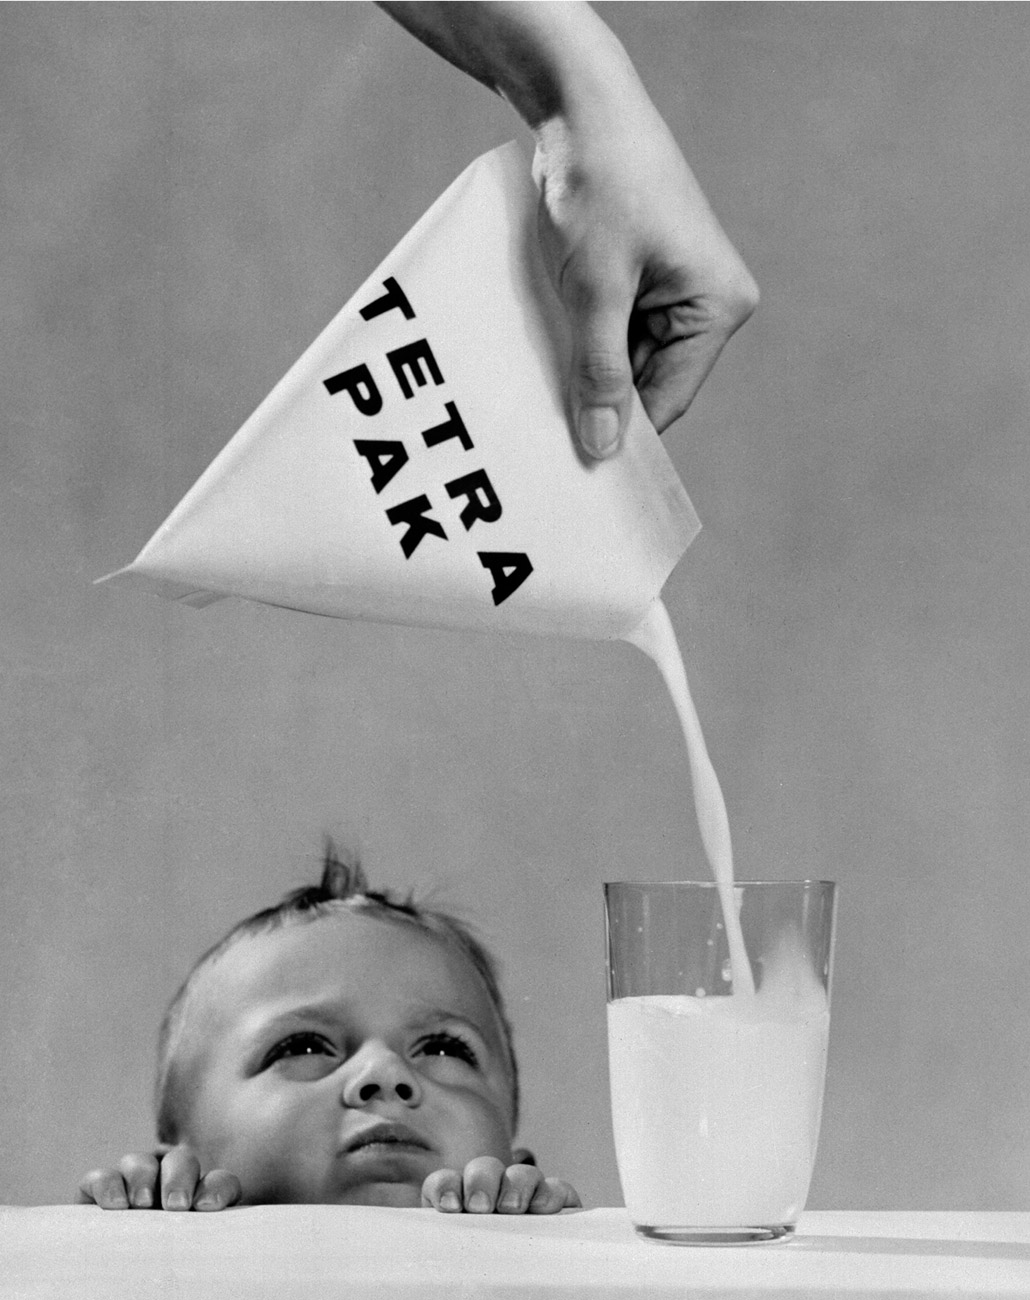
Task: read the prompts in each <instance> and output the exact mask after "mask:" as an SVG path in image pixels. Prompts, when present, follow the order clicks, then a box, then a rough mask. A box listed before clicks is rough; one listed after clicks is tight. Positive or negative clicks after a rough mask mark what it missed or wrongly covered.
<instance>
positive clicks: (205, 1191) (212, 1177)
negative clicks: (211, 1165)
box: [193, 1169, 243, 1210]
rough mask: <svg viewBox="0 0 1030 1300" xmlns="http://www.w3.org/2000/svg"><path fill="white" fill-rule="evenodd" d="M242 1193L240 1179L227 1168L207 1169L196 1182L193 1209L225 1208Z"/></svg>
mask: <svg viewBox="0 0 1030 1300" xmlns="http://www.w3.org/2000/svg"><path fill="white" fill-rule="evenodd" d="M242 1194H243V1189H242V1188H241V1187H240V1180H239V1179H238V1178H237V1177H236V1175H235V1174H231V1173H230V1172H229V1171H228V1169H209V1170H208V1172H207V1173H206V1174H205V1175H204V1177H203V1178H202V1179H201V1180H200V1182H199V1183H198V1184H197V1191H196V1195H195V1196H194V1198H193V1208H194V1209H195V1210H227V1209H228V1208H229V1206H230V1205H235V1204H236V1202H237V1201H238V1200H239V1199H240V1197H241V1196H242Z"/></svg>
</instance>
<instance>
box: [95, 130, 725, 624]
mask: <svg viewBox="0 0 1030 1300" xmlns="http://www.w3.org/2000/svg"><path fill="white" fill-rule="evenodd" d="M536 205H537V192H536V189H535V186H534V184H533V181H532V178H531V176H530V170H529V166H528V163H527V162H526V160H525V158H524V156H523V154H522V151H521V150H520V149H519V148H518V147H517V146H515V145H505V146H504V147H502V148H500V149H495V150H494V151H493V152H491V153H488V154H485V155H484V156H483V157H481V158H479V159H478V160H477V161H476V162H474V163H473V164H472V165H471V166H470V167H468V168H467V169H466V170H465V171H464V172H463V173H462V174H461V175H460V176H459V177H458V179H457V180H456V181H455V182H454V183H453V184H452V185H451V186H450V188H449V189H447V191H446V192H445V193H444V194H443V195H442V196H441V197H440V198H439V199H438V200H437V202H436V203H434V205H433V206H432V207H431V208H430V210H429V211H428V212H427V213H426V214H425V216H424V217H422V219H421V220H420V221H419V222H418V223H417V225H415V227H414V228H413V229H412V230H411V231H410V232H409V233H408V234H407V235H406V236H405V238H404V239H403V240H401V242H400V244H398V246H397V247H396V248H395V249H394V251H393V252H392V253H391V254H390V255H389V257H387V258H386V260H385V261H384V262H383V263H382V265H381V266H380V267H379V268H378V269H377V270H376V271H375V273H374V274H373V275H372V276H371V277H370V278H369V279H368V280H367V281H366V282H365V284H364V285H362V287H361V288H360V289H359V290H358V292H357V293H356V294H355V295H354V297H353V298H352V299H351V300H350V302H348V303H347V305H346V306H345V307H344V308H343V310H342V311H341V312H340V313H339V315H338V316H336V318H335V319H334V320H333V321H332V322H331V323H330V324H329V326H328V327H327V328H326V329H325V330H324V331H323V332H322V334H320V335H319V337H318V338H317V339H316V340H315V342H314V343H313V344H312V345H311V346H310V347H309V348H308V349H307V351H306V352H305V353H304V354H303V356H301V357H300V359H299V360H298V361H297V362H296V363H295V365H294V366H293V367H292V368H291V369H290V370H289V372H288V373H287V374H286V375H285V376H284V378H283V379H282V380H281V381H280V382H279V383H278V384H277V385H276V387H275V388H274V389H273V390H272V392H271V393H270V394H269V395H268V397H267V398H266V399H265V400H264V401H263V402H262V403H261V405H260V406H259V407H258V409H257V410H256V411H255V412H254V414H253V415H252V416H251V417H250V419H249V420H248V421H247V422H246V424H244V425H243V427H242V428H241V429H240V431H239V432H238V433H237V434H236V435H235V437H234V438H233V439H232V440H231V441H230V442H229V443H228V445H227V446H226V447H225V448H224V450H223V451H222V452H221V453H220V454H219V455H218V457H217V458H216V459H215V460H214V461H213V462H212V464H211V465H210V466H209V467H208V469H207V470H206V472H205V473H204V474H203V475H202V476H201V478H200V479H199V480H198V481H197V483H196V484H195V485H194V486H193V488H192V489H191V490H190V491H189V492H188V493H187V494H186V496H185V497H184V498H183V500H182V501H181V502H180V503H179V505H178V506H177V507H176V509H175V510H174V511H173V512H172V514H171V515H170V516H169V517H168V519H167V520H166V521H165V523H164V524H162V526H161V527H160V528H159V529H158V531H157V532H156V533H155V534H154V536H153V537H152V538H151V540H150V541H149V542H148V543H147V545H146V546H145V547H144V549H143V550H142V552H141V553H140V555H139V556H138V558H137V559H136V560H135V561H134V562H133V563H132V564H130V565H129V566H128V567H127V568H125V569H121V570H119V571H118V573H116V574H113V575H110V578H109V579H106V580H115V581H127V582H134V583H136V584H142V585H144V586H145V587H147V588H148V589H150V590H152V591H156V592H158V593H159V594H162V595H165V596H170V597H172V598H174V599H177V600H182V601H185V602H186V603H187V604H194V605H203V604H207V603H209V602H210V601H212V600H217V599H219V598H220V597H223V596H242V597H245V598H247V599H249V600H256V601H263V602H265V603H266V604H270V605H279V606H284V607H287V608H289V609H296V610H304V611H307V612H310V613H315V614H327V615H331V616H333V617H337V618H360V619H372V620H378V621H384V622H394V623H409V624H427V625H431V626H435V627H456V628H461V627H466V628H476V629H490V630H497V631H523V632H538V633H555V634H560V635H568V636H587V637H618V636H621V635H623V634H624V633H626V632H628V631H630V630H632V629H633V628H634V627H635V626H636V625H637V624H638V623H639V622H640V620H641V618H642V617H643V615H644V613H645V611H646V610H647V609H648V607H649V606H650V605H651V603H652V602H653V601H654V599H655V598H656V597H657V596H658V594H659V593H660V591H661V588H662V585H663V584H664V582H665V580H666V578H667V577H668V575H669V573H670V571H671V570H672V568H673V566H674V565H675V563H676V561H677V560H678V559H679V557H680V556H681V555H682V553H683V551H684V549H685V548H686V547H687V545H688V544H689V543H690V541H691V540H692V538H693V537H694V536H695V534H696V533H697V530H698V528H699V524H698V521H697V517H696V515H695V514H694V510H693V507H692V506H691V504H690V501H689V500H688V498H687V495H686V492H685V491H684V489H683V485H682V484H681V483H680V481H679V479H678V477H677V475H676V472H675V470H674V468H673V466H672V463H671V462H670V460H669V458H668V456H667V455H666V453H665V451H664V450H663V448H662V446H661V443H660V442H659V440H658V437H657V436H656V434H655V431H654V429H653V428H652V427H651V425H650V424H649V422H648V420H647V418H646V416H645V414H644V412H643V409H642V407H640V405H639V402H637V401H636V398H635V397H634V401H635V403H636V405H635V409H634V413H633V419H632V422H631V426H630V429H629V432H628V436H627V438H626V443H625V446H624V448H623V449H622V450H621V452H620V453H619V454H618V455H617V456H615V457H614V458H612V459H611V460H608V461H604V462H599V463H598V462H593V461H588V460H586V459H585V458H584V457H582V456H581V455H580V454H579V453H578V452H577V450H576V448H575V446H574V443H573V439H572V435H571V433H570V430H569V422H568V416H567V410H566V402H565V388H566V375H567V371H568V359H569V340H568V327H567V324H566V321H565V317H564V315H563V312H562V309H561V306H560V303H559V302H558V299H557V297H556V294H555V292H554V290H553V288H552V286H551V284H550V282H549V280H548V278H547V274H546V271H545V270H544V267H543V264H542V260H541V256H540V252H539V248H538V242H537V237H536V232H535V223H536Z"/></svg>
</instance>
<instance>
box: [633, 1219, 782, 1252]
mask: <svg viewBox="0 0 1030 1300" xmlns="http://www.w3.org/2000/svg"><path fill="white" fill-rule="evenodd" d="M633 1226H634V1228H636V1230H637V1232H638V1234H639V1235H640V1236H641V1237H646V1238H647V1240H648V1241H661V1242H665V1243H666V1245H669V1246H751V1245H755V1244H757V1243H758V1242H760V1241H782V1240H783V1238H784V1237H789V1236H791V1234H792V1233H793V1231H794V1225H793V1223H771V1224H766V1225H763V1226H761V1227H754V1228H740V1227H737V1228H678V1227H672V1226H666V1225H664V1224H663V1225H657V1224H649V1223H635V1224H634V1225H633Z"/></svg>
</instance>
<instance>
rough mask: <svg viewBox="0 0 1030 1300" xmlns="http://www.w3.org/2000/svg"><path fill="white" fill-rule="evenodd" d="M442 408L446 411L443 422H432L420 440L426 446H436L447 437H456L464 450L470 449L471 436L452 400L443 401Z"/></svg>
mask: <svg viewBox="0 0 1030 1300" xmlns="http://www.w3.org/2000/svg"><path fill="white" fill-rule="evenodd" d="M443 409H444V410H445V411H446V412H447V419H446V420H445V421H444V422H443V424H434V425H433V427H432V428H431V429H426V431H425V432H424V433H423V434H422V441H423V442H424V443H425V444H426V446H427V447H436V446H438V445H439V444H440V443H441V442H446V441H447V439H448V438H457V439H458V441H459V442H460V443H461V445H462V446H463V447H464V448H465V450H466V451H471V450H472V447H473V443H472V438H471V436H470V434H469V431H468V429H466V428H465V421H464V420H463V419H462V418H461V416H460V415H459V414H458V408H457V407H456V406H455V405H454V403H453V402H445V403H444V408H443Z"/></svg>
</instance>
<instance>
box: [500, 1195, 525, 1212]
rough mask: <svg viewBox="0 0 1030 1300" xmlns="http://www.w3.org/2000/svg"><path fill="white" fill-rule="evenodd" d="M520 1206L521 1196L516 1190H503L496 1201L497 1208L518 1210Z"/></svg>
mask: <svg viewBox="0 0 1030 1300" xmlns="http://www.w3.org/2000/svg"><path fill="white" fill-rule="evenodd" d="M521 1206H522V1198H521V1197H520V1196H519V1194H518V1192H505V1193H504V1195H503V1196H502V1197H501V1199H500V1200H499V1201H498V1202H497V1208H498V1209H499V1210H518V1209H520V1208H521Z"/></svg>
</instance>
